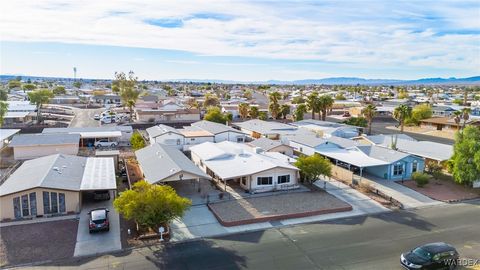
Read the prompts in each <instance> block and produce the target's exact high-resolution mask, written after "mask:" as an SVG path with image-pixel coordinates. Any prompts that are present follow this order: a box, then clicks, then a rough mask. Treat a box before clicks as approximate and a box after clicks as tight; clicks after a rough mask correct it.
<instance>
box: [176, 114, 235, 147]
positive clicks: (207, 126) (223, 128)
mask: <svg viewBox="0 0 480 270" xmlns="http://www.w3.org/2000/svg"><path fill="white" fill-rule="evenodd" d="M184 129H185V130H189V131H193V130H197V131H198V130H204V131H207V132H209V133H210V134H212V135H213V136H214V142H217V143H218V142H223V141H230V142H244V141H245V134H244V133H242V132H240V131H239V130H237V129H234V128H231V127H229V126H227V125H224V124H220V123H215V122H210V121H206V120H202V121H198V122H195V123H192V124H191V127H184Z"/></svg>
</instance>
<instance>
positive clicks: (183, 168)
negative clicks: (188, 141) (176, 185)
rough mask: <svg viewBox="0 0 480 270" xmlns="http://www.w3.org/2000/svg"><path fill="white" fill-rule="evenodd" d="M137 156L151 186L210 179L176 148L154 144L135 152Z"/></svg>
mask: <svg viewBox="0 0 480 270" xmlns="http://www.w3.org/2000/svg"><path fill="white" fill-rule="evenodd" d="M135 156H136V157H137V160H138V164H139V165H140V169H141V170H142V173H143V176H144V178H145V181H147V182H149V183H151V184H159V183H165V182H169V181H182V180H199V179H210V176H208V175H207V174H205V173H204V172H203V171H202V170H200V169H199V168H198V167H197V166H195V164H194V163H193V162H192V161H191V160H190V159H188V158H187V157H186V156H185V155H184V154H183V153H182V152H181V151H180V150H178V149H177V148H175V147H171V146H167V145H162V144H159V143H154V144H152V145H149V146H147V147H145V148H142V149H140V150H137V151H135Z"/></svg>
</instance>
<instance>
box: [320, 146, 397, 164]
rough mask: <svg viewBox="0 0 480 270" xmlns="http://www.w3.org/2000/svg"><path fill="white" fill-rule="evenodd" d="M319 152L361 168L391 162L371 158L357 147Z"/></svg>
mask: <svg viewBox="0 0 480 270" xmlns="http://www.w3.org/2000/svg"><path fill="white" fill-rule="evenodd" d="M317 152H318V153H319V154H321V155H323V156H327V157H330V158H333V159H336V160H338V161H341V162H345V163H348V164H351V165H354V166H357V167H360V168H364V167H373V166H380V165H387V164H389V163H387V162H385V161H382V160H378V159H375V158H371V157H369V156H367V155H365V154H364V153H363V152H361V151H359V150H356V149H349V150H346V149H322V150H320V151H318V150H317Z"/></svg>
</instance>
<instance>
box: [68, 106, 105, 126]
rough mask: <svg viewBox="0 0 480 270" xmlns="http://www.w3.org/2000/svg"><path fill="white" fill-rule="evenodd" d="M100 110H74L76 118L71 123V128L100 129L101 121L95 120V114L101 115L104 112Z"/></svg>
mask: <svg viewBox="0 0 480 270" xmlns="http://www.w3.org/2000/svg"><path fill="white" fill-rule="evenodd" d="M102 110H104V109H102V108H100V109H80V108H73V111H74V112H75V118H73V120H72V122H71V123H70V127H98V126H100V121H97V120H95V119H93V116H94V115H95V114H100V113H101V112H102Z"/></svg>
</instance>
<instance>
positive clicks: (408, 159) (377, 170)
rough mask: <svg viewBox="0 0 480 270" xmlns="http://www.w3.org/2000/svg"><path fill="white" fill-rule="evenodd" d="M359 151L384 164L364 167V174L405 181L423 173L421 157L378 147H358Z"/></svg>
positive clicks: (423, 164) (423, 166) (423, 163)
mask: <svg viewBox="0 0 480 270" xmlns="http://www.w3.org/2000/svg"><path fill="white" fill-rule="evenodd" d="M357 148H358V149H359V150H360V151H362V152H363V153H365V154H366V155H368V156H369V157H371V158H374V159H378V160H382V161H385V163H386V164H384V165H379V166H370V167H366V168H365V170H364V172H366V173H368V174H371V175H373V176H376V177H380V178H383V179H388V180H406V179H411V178H412V173H414V172H423V170H424V168H425V162H424V161H423V159H422V158H421V157H418V156H414V155H411V154H408V153H403V152H399V151H395V150H392V149H388V148H384V147H379V146H374V145H370V146H358V147H357Z"/></svg>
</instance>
